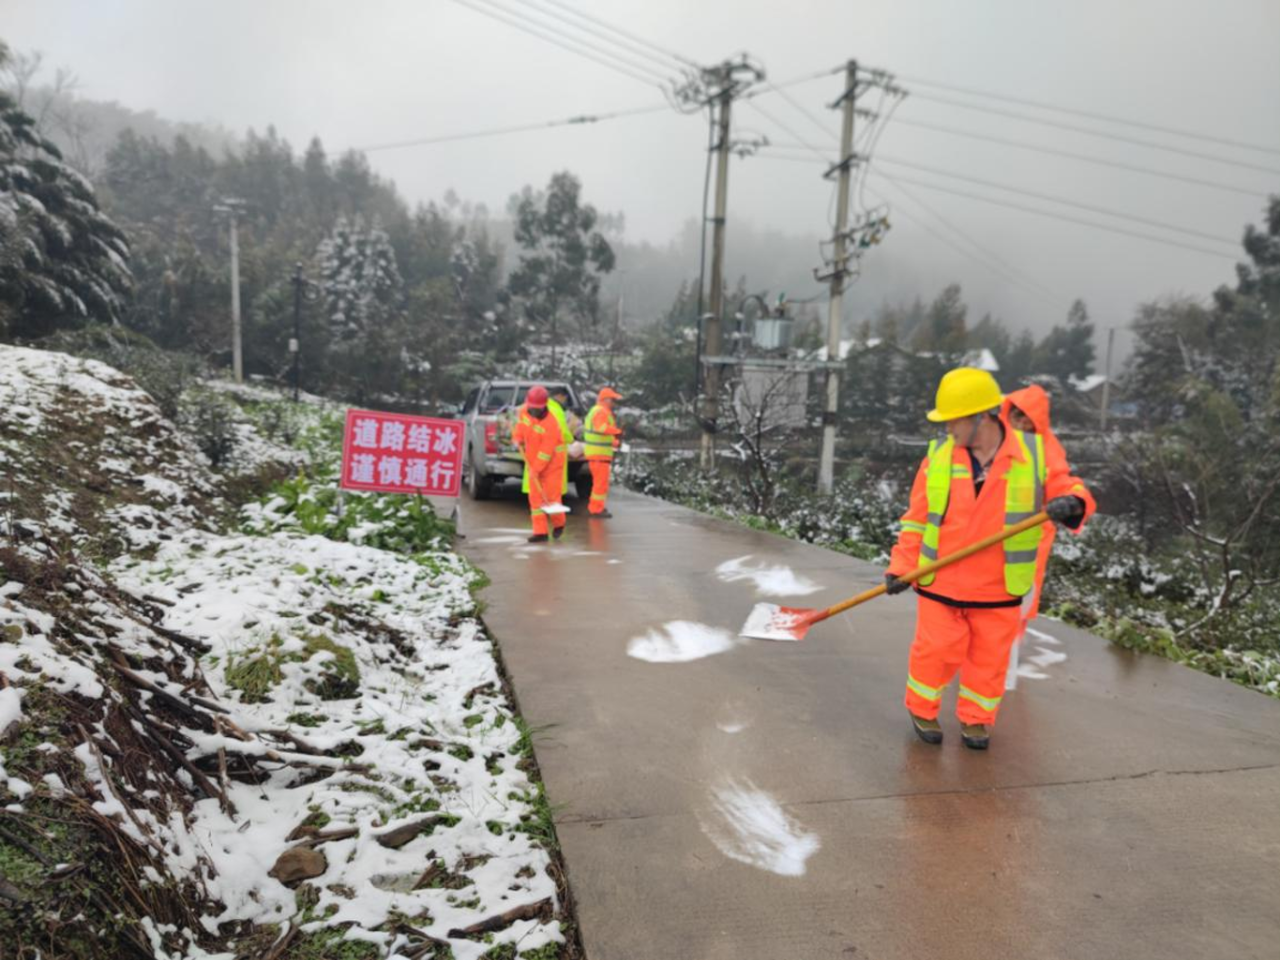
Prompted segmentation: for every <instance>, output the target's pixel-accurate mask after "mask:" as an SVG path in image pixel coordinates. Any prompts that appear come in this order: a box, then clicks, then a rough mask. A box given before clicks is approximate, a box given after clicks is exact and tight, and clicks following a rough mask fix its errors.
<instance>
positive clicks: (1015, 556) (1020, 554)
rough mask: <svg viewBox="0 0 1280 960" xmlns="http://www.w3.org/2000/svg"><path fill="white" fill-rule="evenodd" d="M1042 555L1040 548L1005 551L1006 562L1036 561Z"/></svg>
mask: <svg viewBox="0 0 1280 960" xmlns="http://www.w3.org/2000/svg"><path fill="white" fill-rule="evenodd" d="M1039 555H1040V551H1039V550H1006V551H1005V552H1004V562H1005V563H1006V564H1010V563H1035V562H1036V558H1037V557H1038V556H1039Z"/></svg>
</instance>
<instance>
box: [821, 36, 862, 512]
mask: <svg viewBox="0 0 1280 960" xmlns="http://www.w3.org/2000/svg"><path fill="white" fill-rule="evenodd" d="M857 89H858V63H857V61H856V60H850V61H849V63H848V65H847V66H846V68H845V80H844V95H843V96H842V97H841V98H840V101H842V102H843V111H844V117H843V121H842V123H841V126H840V185H839V188H838V189H839V194H838V198H837V200H836V228H835V253H834V254H833V260H834V266H833V267H832V271H831V297H830V300H829V302H828V306H827V362H828V363H834V362H836V361H838V360H839V359H840V334H841V332H842V330H843V326H844V313H843V307H844V288H845V279H846V277H848V274H849V271H848V269H847V263H848V255H847V253H846V252H845V247H846V245H847V243H848V240H849V238H848V230H849V176H850V170H851V169H852V167H853V164H854V161H855V158H854V156H853V109H854V104H855V102H856V100H857ZM840 101H837V102H840ZM826 373H827V405H826V409H825V410H824V411H823V414H822V454H821V456H820V458H819V460H818V492H819V493H827V494H829V493H831V491H832V488H833V487H834V484H835V463H836V414H837V412H838V411H839V409H840V371H839V370H836V369H834V368H832V367H828V368H827V371H826Z"/></svg>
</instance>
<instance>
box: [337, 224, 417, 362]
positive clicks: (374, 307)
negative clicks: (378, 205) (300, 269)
mask: <svg viewBox="0 0 1280 960" xmlns="http://www.w3.org/2000/svg"><path fill="white" fill-rule="evenodd" d="M316 259H317V265H318V267H319V269H320V276H321V281H320V284H321V288H322V289H323V291H324V297H325V304H326V309H327V311H328V317H329V327H330V333H331V337H332V344H333V346H335V347H341V346H344V345H350V344H351V343H354V342H358V341H359V342H363V341H365V340H367V338H368V337H369V336H370V335H371V334H377V333H380V332H382V331H383V328H385V327H386V326H387V325H388V323H389V322H390V320H391V319H392V318H393V317H394V316H395V314H396V312H397V309H398V307H399V300H400V296H401V287H402V283H401V280H400V270H399V268H398V267H397V266H396V254H395V251H394V250H393V249H392V248H391V243H390V241H389V240H388V239H387V235H386V234H385V233H384V232H383V231H382V229H381V228H380V227H378V226H377V225H376V224H375V225H374V226H373V227H371V228H368V229H366V228H365V227H364V226H363V224H362V223H361V222H360V221H359V220H358V219H357V220H356V221H354V222H352V221H348V220H347V219H346V218H345V217H342V218H339V220H338V222H337V223H336V224H335V225H334V228H333V231H332V232H331V233H330V234H329V236H328V237H327V238H326V239H325V240H323V241H322V242H321V244H320V248H319V249H318V250H317V251H316Z"/></svg>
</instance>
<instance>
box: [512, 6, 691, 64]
mask: <svg viewBox="0 0 1280 960" xmlns="http://www.w3.org/2000/svg"><path fill="white" fill-rule="evenodd" d="M524 2H525V3H526V4H532V5H533V6H535V7H539V8H541V11H542V12H543V13H545V14H547V15H548V16H551V17H554V18H555V19H557V20H558V21H560V22H561V23H563V24H564V25H566V26H568V27H570V28H572V29H574V30H578V31H581V32H583V33H589V34H591V35H592V36H595V37H598V38H599V39H601V40H603V41H605V42H606V43H611V44H613V45H614V46H616V47H618V48H619V49H621V50H625V51H627V53H629V54H631V55H633V56H640V57H646V58H648V59H649V60H650V61H652V62H654V63H657V64H659V65H660V66H661V68H662V69H663V70H671V69H673V67H674V65H679V64H683V63H684V62H685V61H684V59H683V58H682V57H681V56H680V55H679V54H675V53H666V52H663V53H653V52H651V51H650V50H647V49H645V47H646V46H653V45H652V44H648V43H647V42H645V43H644V45H641V44H640V43H636V42H635V41H632V40H625V39H624V40H619V39H617V38H616V37H611V36H609V34H608V33H606V32H605V31H604V30H600V29H598V28H597V27H595V26H592V23H593V22H596V23H603V21H600V20H598V18H596V17H592V16H589V15H588V14H585V13H583V12H582V11H580V10H577V9H575V8H574V7H571V6H569V5H568V4H567V3H559V2H557V0H524ZM553 6H554V7H559V8H561V9H562V10H565V11H567V12H568V13H569V14H570V15H571V17H573V18H576V19H578V20H583V21H585V23H574V22H573V20H572V19H570V17H566V16H565V15H564V14H563V13H558V12H556V10H554V9H552V7H553ZM605 26H606V27H607V29H608V30H610V31H612V32H613V33H615V34H617V33H620V32H621V31H620V29H619V28H617V27H612V26H609V25H607V24H605Z"/></svg>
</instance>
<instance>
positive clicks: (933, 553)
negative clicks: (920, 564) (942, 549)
mask: <svg viewBox="0 0 1280 960" xmlns="http://www.w3.org/2000/svg"><path fill="white" fill-rule="evenodd" d="M920 556H922V557H928V558H929V559H930V560H937V559H938V548H937V547H931V546H929V544H927V543H922V544H920Z"/></svg>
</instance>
